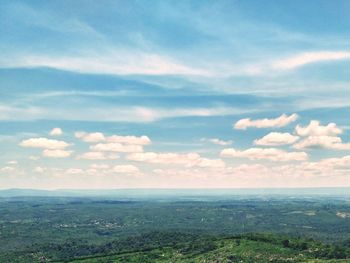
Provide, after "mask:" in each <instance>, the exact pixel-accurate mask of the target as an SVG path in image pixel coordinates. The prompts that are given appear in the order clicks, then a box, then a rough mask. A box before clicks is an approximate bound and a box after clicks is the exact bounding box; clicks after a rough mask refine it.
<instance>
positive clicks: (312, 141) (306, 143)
mask: <svg viewBox="0 0 350 263" xmlns="http://www.w3.org/2000/svg"><path fill="white" fill-rule="evenodd" d="M293 147H294V148H295V149H307V148H325V149H332V150H350V143H343V142H342V139H341V138H340V137H336V136H326V135H322V136H309V137H307V138H305V139H304V140H302V141H300V142H298V143H296V144H294V145H293Z"/></svg>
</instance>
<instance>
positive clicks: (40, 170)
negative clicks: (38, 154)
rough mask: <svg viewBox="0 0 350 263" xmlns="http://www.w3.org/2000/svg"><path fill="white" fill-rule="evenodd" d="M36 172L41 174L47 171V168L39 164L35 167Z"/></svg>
mask: <svg viewBox="0 0 350 263" xmlns="http://www.w3.org/2000/svg"><path fill="white" fill-rule="evenodd" d="M34 172H36V173H40V174H41V173H43V172H45V168H43V167H40V166H37V167H35V168H34Z"/></svg>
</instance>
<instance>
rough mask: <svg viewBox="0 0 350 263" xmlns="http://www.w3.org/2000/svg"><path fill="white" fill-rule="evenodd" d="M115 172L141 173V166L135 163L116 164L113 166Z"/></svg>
mask: <svg viewBox="0 0 350 263" xmlns="http://www.w3.org/2000/svg"><path fill="white" fill-rule="evenodd" d="M113 172H115V173H123V174H138V173H140V170H139V168H137V167H136V166H134V165H130V164H125V165H116V166H114V167H113Z"/></svg>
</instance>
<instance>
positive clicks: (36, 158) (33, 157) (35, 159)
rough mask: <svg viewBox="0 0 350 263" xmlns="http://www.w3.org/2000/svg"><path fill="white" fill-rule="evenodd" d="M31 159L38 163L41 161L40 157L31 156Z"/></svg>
mask: <svg viewBox="0 0 350 263" xmlns="http://www.w3.org/2000/svg"><path fill="white" fill-rule="evenodd" d="M29 159H30V160H32V161H37V160H39V159H40V156H34V155H31V156H29Z"/></svg>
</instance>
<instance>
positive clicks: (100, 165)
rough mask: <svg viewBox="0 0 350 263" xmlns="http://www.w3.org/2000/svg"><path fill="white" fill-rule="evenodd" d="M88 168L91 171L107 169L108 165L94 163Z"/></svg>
mask: <svg viewBox="0 0 350 263" xmlns="http://www.w3.org/2000/svg"><path fill="white" fill-rule="evenodd" d="M90 168H91V169H98V170H99V169H108V168H109V165H108V164H96V163H93V164H91V165H90Z"/></svg>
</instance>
